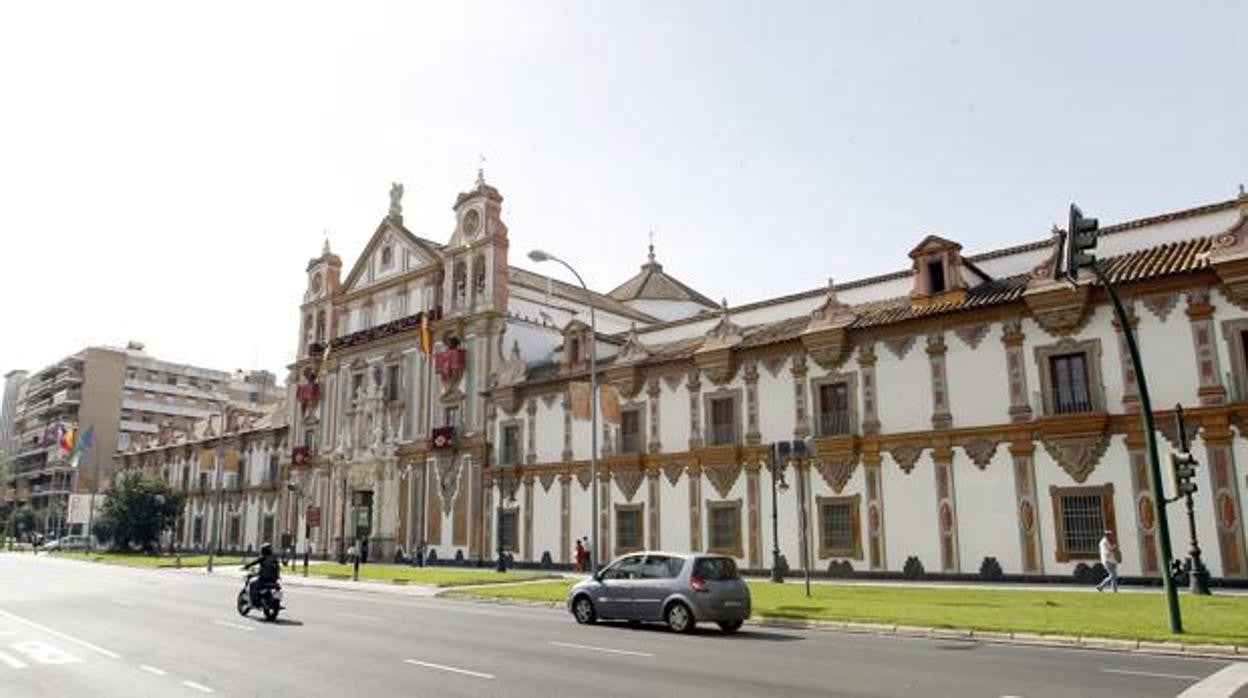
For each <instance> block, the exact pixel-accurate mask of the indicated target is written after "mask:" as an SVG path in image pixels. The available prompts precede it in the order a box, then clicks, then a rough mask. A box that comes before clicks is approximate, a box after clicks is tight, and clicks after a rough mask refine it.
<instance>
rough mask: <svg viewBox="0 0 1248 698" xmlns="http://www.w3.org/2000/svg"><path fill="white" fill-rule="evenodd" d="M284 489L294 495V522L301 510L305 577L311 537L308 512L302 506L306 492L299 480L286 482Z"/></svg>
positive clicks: (297, 519) (296, 520)
mask: <svg viewBox="0 0 1248 698" xmlns="http://www.w3.org/2000/svg"><path fill="white" fill-rule="evenodd" d="M286 491H288V492H290V493H291V494H293V495H294V496H295V522H296V523H298V521H299V512H303V576H305V577H306V576H308V547H309V546H310V545H311V544H312V539H311V538H310V537H309V530H310V529H309V528H308V512H307V510H306V507H305V506H304V500H305V499H306V498H307V493H306V492H304V490H303V483H301V482H288V483H286Z"/></svg>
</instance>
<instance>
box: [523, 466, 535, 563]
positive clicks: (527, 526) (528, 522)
mask: <svg viewBox="0 0 1248 698" xmlns="http://www.w3.org/2000/svg"><path fill="white" fill-rule="evenodd" d="M523 547H524V561H525V562H533V474H532V473H528V474H526V475H525V476H524V543H523Z"/></svg>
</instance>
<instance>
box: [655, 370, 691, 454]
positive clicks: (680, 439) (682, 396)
mask: <svg viewBox="0 0 1248 698" xmlns="http://www.w3.org/2000/svg"><path fill="white" fill-rule="evenodd" d="M685 382H686V380H685V378H684V377H681V379H680V384H679V385H678V386H677V387H676V390H674V391H673V390H669V389H668V387H667V381H665V380H662V379H660V380H659V438H660V439H662V443H663V452H664V453H679V452H681V451H686V450H688V449H689V390H688V388H687V387H686V386H685ZM647 428H649V427H648V425H647Z"/></svg>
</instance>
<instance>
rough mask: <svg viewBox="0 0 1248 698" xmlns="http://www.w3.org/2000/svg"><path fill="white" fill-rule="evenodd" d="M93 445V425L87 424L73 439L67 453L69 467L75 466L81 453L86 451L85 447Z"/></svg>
mask: <svg viewBox="0 0 1248 698" xmlns="http://www.w3.org/2000/svg"><path fill="white" fill-rule="evenodd" d="M94 445H95V426H94V425H88V426H87V428H86V429H84V430H83V431H82V434H81V435H79V436H78V438H77V439H76V440H75V442H74V448H73V450H72V451H70V453H69V467H71V468H77V467H78V461H79V460H80V459H81V458H82V454H83V453H86V451H87V449H89V448H91V447H92V446H94Z"/></svg>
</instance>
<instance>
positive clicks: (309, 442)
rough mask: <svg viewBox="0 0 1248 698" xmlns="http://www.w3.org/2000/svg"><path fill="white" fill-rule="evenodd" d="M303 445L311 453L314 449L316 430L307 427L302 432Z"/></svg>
mask: <svg viewBox="0 0 1248 698" xmlns="http://www.w3.org/2000/svg"><path fill="white" fill-rule="evenodd" d="M303 446H304V448H306V449H308V452H309V453H311V452H313V451H315V450H316V430H315V429H308V430H306V431H304V432H303Z"/></svg>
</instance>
